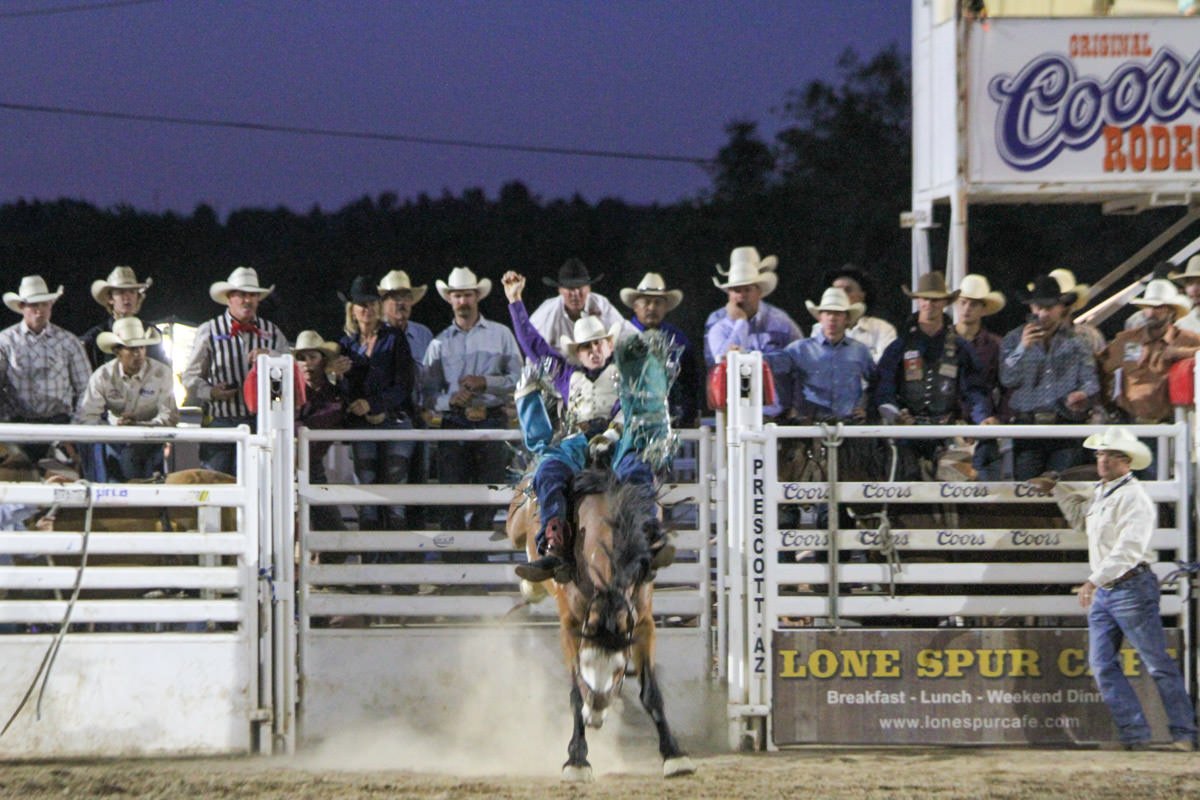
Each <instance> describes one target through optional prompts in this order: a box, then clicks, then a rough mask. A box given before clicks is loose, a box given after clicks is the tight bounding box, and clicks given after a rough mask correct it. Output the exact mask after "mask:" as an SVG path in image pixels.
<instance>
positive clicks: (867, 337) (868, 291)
mask: <svg viewBox="0 0 1200 800" xmlns="http://www.w3.org/2000/svg"><path fill="white" fill-rule="evenodd" d="M826 282H827V283H828V284H829V285H830V286H832V287H833V288H835V289H841V290H842V291H843V292H845V293H846V297H848V298H849V299H850V302H851V303H852V304H853V303H861V304H862V305H863V306H864V307H865V308H867V309H868V310H870V308H871V301H872V300H874V299H875V298H874V292H873V290H872V288H871V282H870V279H869V278H867V276H866V274H865V273H864V272H863V271H862V270H860V269H859V268H858V267H856V266H855V265H853V264H845V265H843V266H842V267H841V268H840V269H838V270H835V271H834V272H833V273H832V274H831V275H830V276H828V277H827V278H826ZM846 335H847V336H849V337H850V338H851V339H853V340H854V341H856V342H862V343H863V344H865V345H866V346H867V347H869V348H870V349H871V358H873V359H875V363H876V364H878V363H879V358H880V356H882V355H883V351H884V350H887V347H888V345H889V344H891V343H892V342H894V341H895V340H896V328H895V326H894V325H892V323H890V322H888V321H887V320H885V319H881V318H879V317H873V316H871V315H870V314H863V315H862V316H861V317H859V318H858V321H857V322H855V323H854V324H853V325H852V326H851V327H850V329H849V330H847V331H846Z"/></svg>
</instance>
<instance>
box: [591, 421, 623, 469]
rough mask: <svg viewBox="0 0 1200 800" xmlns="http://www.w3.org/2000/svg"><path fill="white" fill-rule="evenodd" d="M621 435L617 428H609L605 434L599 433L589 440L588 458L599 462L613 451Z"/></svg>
mask: <svg viewBox="0 0 1200 800" xmlns="http://www.w3.org/2000/svg"><path fill="white" fill-rule="evenodd" d="M619 438H621V434H620V433H619V432H618V431H617V430H616V429H615V428H609V429H608V430H606V431H605V432H604V433H598V434H596V435H595V436H593V437H592V438H591V439H589V440H588V456H590V458H591V460H592V461H599V460H600V459H602V458H604V457H605V456H607V455H608V454H609V452H611V451H612V447H613V445H614V444H616V443H617V439H619Z"/></svg>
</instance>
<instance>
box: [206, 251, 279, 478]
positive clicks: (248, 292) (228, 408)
mask: <svg viewBox="0 0 1200 800" xmlns="http://www.w3.org/2000/svg"><path fill="white" fill-rule="evenodd" d="M273 291H275V287H274V286H269V287H266V288H264V287H263V286H261V285H260V284H259V282H258V273H257V272H256V271H255V270H254V269H252V268H250V267H237V268H236V269H234V270H233V272H231V273H229V279H228V280H224V281H217V282H216V283H214V284H212V285H211V286H210V287H209V288H208V296H209V297H211V298H212V300H213V302H214V303H218V304H220V305H223V306H225V307H226V308H225V312H224V313H222V314H221V315H220V316H217V317H214V318H213V319H210V320H208V321H207V322H205V323H203V324H201V325H200V327H199V328H198V329H197V330H196V338H195V341H194V343H193V344H192V353H191V356H190V357H189V358H188V363H187V367H186V369H184V371H183V386H184V388H185V389H187V391H188V396H189V397H191V398H193V399H194V400H195V401H196V402H199V403H203V404H204V405H205V406H206V414H205V426H206V427H211V428H236V427H237V426H239V425H249V426H250V428H251V430H253V429H254V427H255V424H256V420H255V418H254V416H252V415H251V414H250V411H249V409H248V408H247V407H246V402H245V400H244V399H243V396H242V385H243V384H244V383H245V380H246V375H247V374H248V373H249V372H250V368H251V367H252V366H254V362H255V360H256V359H257V358H258V356H260V355H278V354H282V353H285V352H287V349H288V341H287V337H285V336H284V335H283V332H282V331H280V330H279V328H278V327H277V326H276V325H275V324H274V323H272V322H270V321H269V320H266V319H263V318H262V317H260V316H259V315H258V307H259V304H260V303H261V302H262V300H263V298H265V297H266V296H267V295H269V294H270V293H271V292H273ZM236 453H237V450H236V448H235V446H234V445H232V444H209V443H204V444H202V445H200V461H201V463H202V464H203V465H204V466H205V467H206V468H207V469H211V470H216V471H217V472H224V473H226V474H229V475H232V474H235V470H236V467H237V465H236V464H235V463H234V459H235V457H236Z"/></svg>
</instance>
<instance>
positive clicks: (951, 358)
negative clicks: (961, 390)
mask: <svg viewBox="0 0 1200 800" xmlns="http://www.w3.org/2000/svg"><path fill="white" fill-rule="evenodd" d="M914 330H915V328H910V329H909V333H908V336H907V337H906V338H905V340H904V358H903V361H902V362H901V368H902V369H903V370H904V383H903V385H902V387H901V390H900V400H901V402H902V403H903V404H904V407H905V408H907V409H908V410H909V411H910V412H912V414H913V416H915V417H931V418H935V419H936V418H939V417H946V416H949V415H951V414H953V413H954V412H955V411H956V410H957V409H958V336H957V335H955V334H954V332H953V330H952V329H951V328H950V326H949V324H945V325H943V326H942V332H941V333H940V334H939V336H941V337H943V338H944V339H945V346H944V347H942V357H941V358H939V359H938V360H937V361H935V362H932V363H929V362H928V360H927V359H926V358H925V357H924V356H922V355H920V354H919V351H918V350H917V349H916V348H915V347H913V346H912V340H913V331H914Z"/></svg>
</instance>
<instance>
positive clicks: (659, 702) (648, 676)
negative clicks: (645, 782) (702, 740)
mask: <svg viewBox="0 0 1200 800" xmlns="http://www.w3.org/2000/svg"><path fill="white" fill-rule="evenodd" d="M641 683H642V690H641V693H640V694H639V697H640V698H641V701H642V707H643V708H645V709H646V713H647V714H649V715H650V719H652V720H654V727H655V728H656V729H657V730H658V752H659V754H660V755H662V757H663V777H664V778H674V777H675V776H677V775H691V774H692V773H693V772H695V771H696V767H695V766H694V765H693V764H692V760H691V759H690V758H688V757H687V754H686V753H684V752H683V751H682V750H680V749H679V743H678V742H676V741H675V736H674V735H673V734H672V733H671V726H670V725H668V724H667V715H666V713H665V712H664V711H663V698H662V692H661V691H660V690H659V688H658V680H657V679H656V678H655V677H654V667H653V665H651V664H649V663H646V664H643V665H642V681H641Z"/></svg>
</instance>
